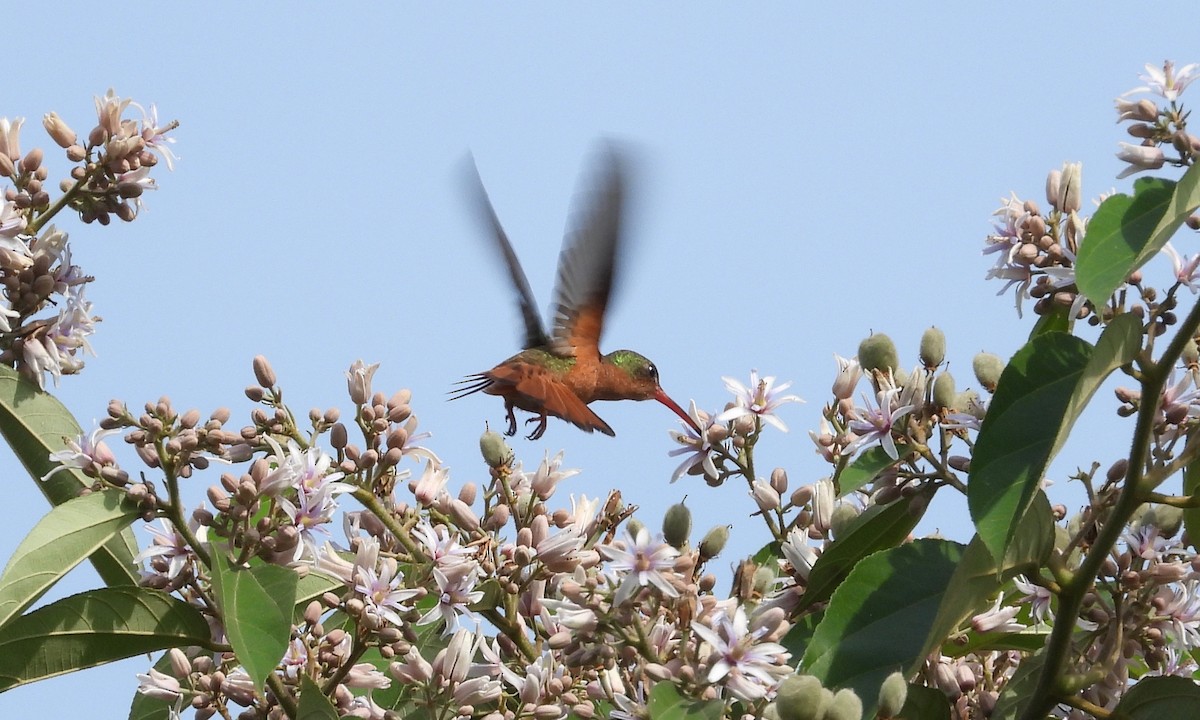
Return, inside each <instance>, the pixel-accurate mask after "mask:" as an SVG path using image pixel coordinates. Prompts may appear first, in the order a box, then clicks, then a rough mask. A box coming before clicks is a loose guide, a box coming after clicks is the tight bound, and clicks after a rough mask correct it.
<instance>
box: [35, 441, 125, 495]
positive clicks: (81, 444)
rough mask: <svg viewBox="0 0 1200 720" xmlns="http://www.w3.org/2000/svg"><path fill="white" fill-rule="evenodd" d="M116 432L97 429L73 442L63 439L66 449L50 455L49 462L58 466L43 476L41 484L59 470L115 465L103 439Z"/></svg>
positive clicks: (114, 459)
mask: <svg viewBox="0 0 1200 720" xmlns="http://www.w3.org/2000/svg"><path fill="white" fill-rule="evenodd" d="M117 432H118V431H117V430H115V429H114V430H105V429H103V428H99V427H97V428H96V429H95V430H92V432H91V434H90V435H82V434H81V435H79V436H78V438H77V439H75V440H71V439H68V438H63V441H64V442H66V444H67V449H66V450H58V451H57V452H52V453H50V461H51V462H56V463H60V464H59V465H58V466H57V467H55V468H53V469H51V470H50V472H48V473H46V474H45V475H43V476H42V482H46V481H47V480H49V479H50V476H51V475H53V474H54V473H56V472H58V471H60V470H68V469H71V468H74V469H76V470H83V469H84V468H89V467H96V466H99V467H104V466H113V465H116V464H117V458H116V456H115V455H113V453H112V450H109V449H108V445H106V444H105V443H104V438H106V437H108V436H109V435H114V434H116V433H117Z"/></svg>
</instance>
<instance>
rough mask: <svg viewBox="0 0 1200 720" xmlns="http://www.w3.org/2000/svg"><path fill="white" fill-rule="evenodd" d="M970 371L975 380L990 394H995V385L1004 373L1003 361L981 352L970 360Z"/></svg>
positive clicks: (997, 356) (998, 357)
mask: <svg viewBox="0 0 1200 720" xmlns="http://www.w3.org/2000/svg"><path fill="white" fill-rule="evenodd" d="M971 369H972V370H974V371H975V379H976V380H978V381H979V384H980V385H982V386H983V389H984V390H987V391H988V392H990V393H994V392H996V383H998V382H1000V375H1001V373H1003V372H1004V361H1003V360H1001V359H1000V356H999V355H994V354H992V353H986V352H981V353H979V354H978V355H976V356H975V357H974V358H973V359H972V360H971Z"/></svg>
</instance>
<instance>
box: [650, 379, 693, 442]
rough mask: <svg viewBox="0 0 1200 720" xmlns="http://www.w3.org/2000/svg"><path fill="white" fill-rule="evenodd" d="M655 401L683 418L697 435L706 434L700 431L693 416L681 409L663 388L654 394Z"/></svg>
mask: <svg viewBox="0 0 1200 720" xmlns="http://www.w3.org/2000/svg"><path fill="white" fill-rule="evenodd" d="M654 399H655V400H657V401H659V402H660V403H662V404H663V405H666V406H667V407H669V408H671V410H673V411H674V412H675V414H676V415H678V416H679V417H681V418H683V421H684V422H686V423H687V424H688V425H691V426H692V429H693V430H695V431H696V434H697V435H703V434H704V431H703V430H701V429H700V426H699V425H697V424H696V421H695V420H693V419H692V416H691V415H688V414H687V413H686V412H684V411H683V408H681V407H679V405H677V404H676V403H675V401H674V400H672V399H671V396H669V395H667V393H666V392H665V391H663V389H662V388H659V389H658V391H657V392H655V393H654Z"/></svg>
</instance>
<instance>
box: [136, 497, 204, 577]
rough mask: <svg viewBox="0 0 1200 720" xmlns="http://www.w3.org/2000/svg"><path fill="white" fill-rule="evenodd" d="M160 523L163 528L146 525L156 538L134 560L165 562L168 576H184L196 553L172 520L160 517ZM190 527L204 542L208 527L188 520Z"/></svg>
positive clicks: (137, 562) (152, 563)
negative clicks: (176, 529) (177, 530)
mask: <svg viewBox="0 0 1200 720" xmlns="http://www.w3.org/2000/svg"><path fill="white" fill-rule="evenodd" d="M200 507H201V508H203V507H204V505H203V504H201V505H200ZM159 524H160V525H162V529H159V528H156V527H155V526H153V525H149V524H148V525H146V530H147V531H148V532H149V533H150V534H151V535H153V536H154V539H153V540H152V541H151V544H150V545H149V547H147V548H146V549H145V550H142V551H141V552H140V553H138V554H137V555H136V556H135V557H134V558H133V562H134V563H136V564H140V563H142V562H144V561H146V560H151V566H154V565H155V564H160V563H165V565H166V573H165V574H166V577H167V578H168V579H170V580H174V579H176V578H178V577H180V576H182V575H183V574H184V571H185V570H190V568H191V567H193V565H194V563H195V558H196V555H195V552H194V551H193V550H192V547H191V545H189V544H188V542H187V540H185V539H184V537H183V536H182V535H180V534H179V533H178V532H176V531H175V526H174V525H172V524H171V521H170V520H167V519H165V518H159ZM188 529H189V530H191V532H192V534H193V535H194V536H195V537H196V539H197V540H199V541H200V542H204V541H205V539H206V538H207V535H208V528H206V527H202V526H201V525H200V523H199V522H197V521H196V520H189V521H188Z"/></svg>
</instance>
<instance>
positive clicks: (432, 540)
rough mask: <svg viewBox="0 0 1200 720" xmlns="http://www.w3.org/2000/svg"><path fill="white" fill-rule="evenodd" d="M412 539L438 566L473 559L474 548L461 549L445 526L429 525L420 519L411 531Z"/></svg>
mask: <svg viewBox="0 0 1200 720" xmlns="http://www.w3.org/2000/svg"><path fill="white" fill-rule="evenodd" d="M412 534H413V537H415V538H416V539H417V541H418V542H420V543H421V544H422V545H424V546H425V554H426V555H427V556H428V557H429V559H430V560H432V561H433V562H434V563H435V564H437V565H439V566H442V567H444V566H446V565H456V564H458V563H460V562H468V561H470V560H472V559H473V558H474V557H475V548H472V547H463V546H462V545H459V544H458V538H457V537H455V536H454V535H451V534H450V531H449V530H448V529H447V528H446V526H445V525H441V524H438V525H436V526H435V525H431V524H430V523H429V520H428V519H426V518H421V520H420V521H419V522H417V524H416V526H415V527H413V529H412Z"/></svg>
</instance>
